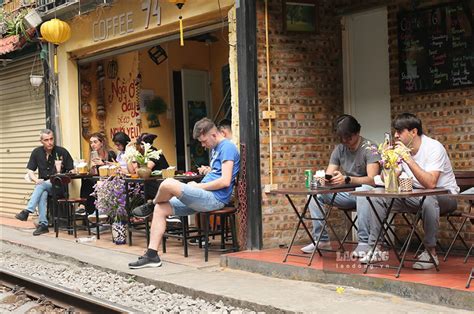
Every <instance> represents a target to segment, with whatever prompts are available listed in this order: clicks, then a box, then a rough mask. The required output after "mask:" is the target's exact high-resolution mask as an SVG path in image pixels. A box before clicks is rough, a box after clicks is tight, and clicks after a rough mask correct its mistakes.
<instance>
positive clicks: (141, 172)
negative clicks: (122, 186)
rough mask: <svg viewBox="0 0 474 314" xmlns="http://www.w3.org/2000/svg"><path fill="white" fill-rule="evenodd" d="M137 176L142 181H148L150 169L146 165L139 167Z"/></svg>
mask: <svg viewBox="0 0 474 314" xmlns="http://www.w3.org/2000/svg"><path fill="white" fill-rule="evenodd" d="M137 175H138V176H139V177H140V178H142V179H148V178H149V177H150V176H151V169H150V168H148V167H147V166H146V165H140V168H138V169H137Z"/></svg>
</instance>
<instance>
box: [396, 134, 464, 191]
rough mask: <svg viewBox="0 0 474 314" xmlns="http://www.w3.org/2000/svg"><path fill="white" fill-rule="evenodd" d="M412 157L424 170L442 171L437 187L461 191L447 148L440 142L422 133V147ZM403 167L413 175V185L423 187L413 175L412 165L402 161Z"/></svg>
mask: <svg viewBox="0 0 474 314" xmlns="http://www.w3.org/2000/svg"><path fill="white" fill-rule="evenodd" d="M412 157H413V160H415V161H416V163H417V164H418V165H419V166H420V167H421V168H422V169H423V170H424V171H427V172H429V171H439V172H440V175H439V178H438V182H437V183H436V187H437V188H443V189H448V190H450V191H451V193H453V194H458V193H459V187H458V185H457V184H456V178H455V177H454V172H453V167H452V166H451V161H450V160H449V157H448V153H447V152H446V149H444V147H443V145H442V144H441V143H440V142H438V141H437V140H435V139H432V138H430V137H428V136H426V135H422V136H421V145H420V148H419V149H418V152H417V153H416V155H415V156H412ZM402 167H403V171H405V172H406V173H407V174H408V175H409V176H411V177H413V186H414V187H416V188H423V186H422V185H421V184H420V182H418V180H417V179H416V178H415V176H414V175H413V172H411V169H410V167H408V165H407V164H405V163H404V162H403V163H402Z"/></svg>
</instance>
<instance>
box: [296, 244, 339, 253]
mask: <svg viewBox="0 0 474 314" xmlns="http://www.w3.org/2000/svg"><path fill="white" fill-rule="evenodd" d="M318 247H319V248H320V249H324V250H331V249H332V247H331V242H330V241H319V245H318ZM314 248H315V245H314V244H313V243H310V244H308V245H307V246H304V247H302V248H301V252H303V253H306V254H311V253H313V251H314Z"/></svg>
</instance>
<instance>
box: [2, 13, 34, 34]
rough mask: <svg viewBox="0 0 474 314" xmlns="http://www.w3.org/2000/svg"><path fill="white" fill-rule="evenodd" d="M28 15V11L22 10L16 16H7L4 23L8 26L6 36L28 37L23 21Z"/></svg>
mask: <svg viewBox="0 0 474 314" xmlns="http://www.w3.org/2000/svg"><path fill="white" fill-rule="evenodd" d="M26 13H28V11H26V10H21V11H18V12H17V13H15V14H10V15H5V16H4V21H5V24H6V32H5V33H6V35H7V36H14V35H20V36H25V37H27V36H26V26H25V24H24V23H23V19H24V17H25V15H26Z"/></svg>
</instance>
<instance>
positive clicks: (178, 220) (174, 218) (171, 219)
mask: <svg viewBox="0 0 474 314" xmlns="http://www.w3.org/2000/svg"><path fill="white" fill-rule="evenodd" d="M166 221H167V222H174V223H181V218H179V216H168V217H166Z"/></svg>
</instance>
